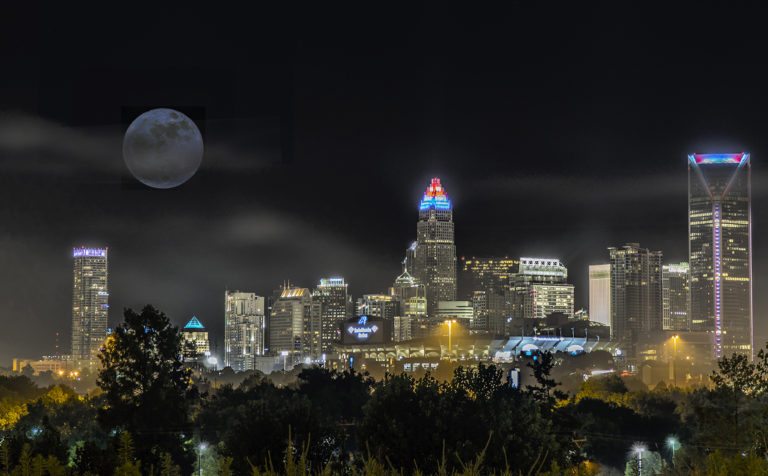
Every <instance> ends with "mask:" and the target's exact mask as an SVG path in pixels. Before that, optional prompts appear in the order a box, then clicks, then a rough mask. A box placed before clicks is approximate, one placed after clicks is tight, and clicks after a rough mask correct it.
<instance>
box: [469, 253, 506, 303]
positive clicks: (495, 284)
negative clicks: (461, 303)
mask: <svg viewBox="0 0 768 476" xmlns="http://www.w3.org/2000/svg"><path fill="white" fill-rule="evenodd" d="M519 266H520V260H517V259H510V258H509V257H506V256H505V257H490V258H476V257H474V256H473V257H472V258H464V257H462V258H461V272H460V274H459V276H460V279H459V284H460V288H461V295H462V297H463V298H466V299H470V298H471V296H472V294H473V293H474V292H475V291H485V292H486V293H488V294H498V295H504V293H505V292H506V291H507V289H508V288H509V285H510V279H511V278H512V276H514V275H515V273H517V272H518V268H519Z"/></svg>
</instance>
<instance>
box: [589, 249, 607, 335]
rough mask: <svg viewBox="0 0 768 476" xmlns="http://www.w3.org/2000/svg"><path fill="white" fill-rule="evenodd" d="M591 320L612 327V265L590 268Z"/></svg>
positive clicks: (597, 265)
mask: <svg viewBox="0 0 768 476" xmlns="http://www.w3.org/2000/svg"><path fill="white" fill-rule="evenodd" d="M589 318H590V320H592V321H594V322H599V323H600V324H602V325H604V326H610V325H611V264H610V263H607V264H596V265H591V266H590V267H589Z"/></svg>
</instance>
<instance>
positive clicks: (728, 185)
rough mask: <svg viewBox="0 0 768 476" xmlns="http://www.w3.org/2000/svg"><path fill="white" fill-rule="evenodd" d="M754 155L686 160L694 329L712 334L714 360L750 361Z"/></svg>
mask: <svg viewBox="0 0 768 476" xmlns="http://www.w3.org/2000/svg"><path fill="white" fill-rule="evenodd" d="M751 213H752V211H751V179H750V156H749V154H746V153H739V154H691V155H689V156H688V255H689V256H688V262H689V266H690V280H691V281H690V296H691V297H690V303H691V304H690V310H689V313H690V315H689V319H690V323H691V330H693V331H707V332H711V333H712V342H713V357H714V358H720V357H722V356H725V355H731V354H732V353H739V354H745V355H749V356H752V352H753V347H752V338H753V337H752V336H753V318H752V218H751Z"/></svg>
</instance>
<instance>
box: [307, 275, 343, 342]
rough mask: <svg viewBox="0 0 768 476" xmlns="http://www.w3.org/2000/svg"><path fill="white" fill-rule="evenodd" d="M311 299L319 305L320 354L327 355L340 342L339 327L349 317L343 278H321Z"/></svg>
mask: <svg viewBox="0 0 768 476" xmlns="http://www.w3.org/2000/svg"><path fill="white" fill-rule="evenodd" d="M312 299H313V300H314V301H315V302H318V303H320V306H321V308H320V327H321V334H322V336H321V337H322V352H324V353H328V352H331V350H332V349H333V344H337V343H339V342H341V331H340V330H339V329H340V327H339V325H340V324H341V323H342V322H344V321H346V320H347V319H349V318H350V317H352V316H351V312H350V311H351V303H350V301H349V294H348V291H347V283H346V282H345V281H344V278H327V279H325V278H323V279H321V280H320V284H318V285H317V288H316V289H315V291H314V293H313V295H312Z"/></svg>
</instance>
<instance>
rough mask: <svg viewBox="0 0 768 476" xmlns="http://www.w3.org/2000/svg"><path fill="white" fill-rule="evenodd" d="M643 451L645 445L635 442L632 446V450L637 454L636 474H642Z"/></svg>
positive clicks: (640, 475)
mask: <svg viewBox="0 0 768 476" xmlns="http://www.w3.org/2000/svg"><path fill="white" fill-rule="evenodd" d="M644 451H645V445H642V444H640V443H635V445H634V446H633V447H632V452H634V453H636V454H637V474H638V476H643V452H644Z"/></svg>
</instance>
